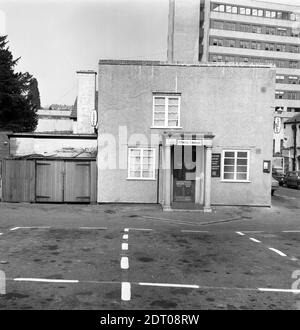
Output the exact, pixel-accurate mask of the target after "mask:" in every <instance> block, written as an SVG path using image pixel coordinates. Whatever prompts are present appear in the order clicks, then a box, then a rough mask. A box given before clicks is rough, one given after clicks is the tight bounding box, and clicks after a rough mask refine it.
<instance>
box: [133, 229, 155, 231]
mask: <svg viewBox="0 0 300 330" xmlns="http://www.w3.org/2000/svg"><path fill="white" fill-rule="evenodd" d="M128 229H129V230H140V231H152V230H153V229H147V228H128Z"/></svg>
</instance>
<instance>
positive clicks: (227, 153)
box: [225, 151, 234, 157]
mask: <svg viewBox="0 0 300 330" xmlns="http://www.w3.org/2000/svg"><path fill="white" fill-rule="evenodd" d="M225 157H234V152H233V151H226V152H225Z"/></svg>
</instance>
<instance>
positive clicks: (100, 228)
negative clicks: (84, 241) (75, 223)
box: [79, 227, 107, 230]
mask: <svg viewBox="0 0 300 330" xmlns="http://www.w3.org/2000/svg"><path fill="white" fill-rule="evenodd" d="M79 229H91V230H106V229H107V227H79Z"/></svg>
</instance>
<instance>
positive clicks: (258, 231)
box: [244, 230, 263, 234]
mask: <svg viewBox="0 0 300 330" xmlns="http://www.w3.org/2000/svg"><path fill="white" fill-rule="evenodd" d="M244 233H252V234H260V233H263V231H261V230H244Z"/></svg>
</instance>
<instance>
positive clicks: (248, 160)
mask: <svg viewBox="0 0 300 330" xmlns="http://www.w3.org/2000/svg"><path fill="white" fill-rule="evenodd" d="M225 152H234V179H224V165H225V164H224V159H225ZM238 152H246V153H247V178H246V179H245V180H237V179H236V174H237V170H236V167H237V153H238ZM221 163H222V164H221V181H223V182H240V183H243V182H245V183H247V182H250V179H249V178H250V150H249V149H224V150H222V162H221Z"/></svg>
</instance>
